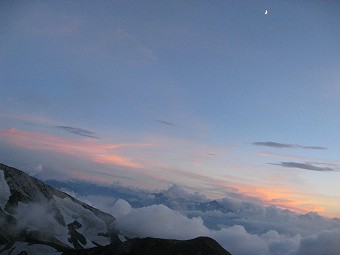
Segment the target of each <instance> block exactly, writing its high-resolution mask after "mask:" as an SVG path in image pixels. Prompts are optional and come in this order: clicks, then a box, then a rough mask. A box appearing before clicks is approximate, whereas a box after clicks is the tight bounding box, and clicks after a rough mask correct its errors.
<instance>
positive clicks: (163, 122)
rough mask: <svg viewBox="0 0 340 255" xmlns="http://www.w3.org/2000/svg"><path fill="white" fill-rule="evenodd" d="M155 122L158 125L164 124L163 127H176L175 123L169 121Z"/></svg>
mask: <svg viewBox="0 0 340 255" xmlns="http://www.w3.org/2000/svg"><path fill="white" fill-rule="evenodd" d="M155 121H156V122H158V123H161V124H163V125H166V126H171V127H174V126H176V125H175V124H174V123H172V122H169V121H166V120H159V119H156V120H155Z"/></svg>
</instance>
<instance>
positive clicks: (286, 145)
mask: <svg viewBox="0 0 340 255" xmlns="http://www.w3.org/2000/svg"><path fill="white" fill-rule="evenodd" d="M253 144H254V145H256V146H267V147H271V148H276V149H284V148H288V149H310V150H326V149H327V148H326V147H320V146H304V145H299V144H289V143H277V142H271V141H268V142H254V143H253Z"/></svg>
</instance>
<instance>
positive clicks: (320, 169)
mask: <svg viewBox="0 0 340 255" xmlns="http://www.w3.org/2000/svg"><path fill="white" fill-rule="evenodd" d="M269 164H271V165H277V166H282V167H288V168H300V169H304V170H310V171H318V172H332V171H337V170H336V169H335V168H332V167H329V166H318V165H317V164H316V163H309V162H305V163H298V162H280V163H269ZM319 165H325V164H319ZM326 165H327V164H326Z"/></svg>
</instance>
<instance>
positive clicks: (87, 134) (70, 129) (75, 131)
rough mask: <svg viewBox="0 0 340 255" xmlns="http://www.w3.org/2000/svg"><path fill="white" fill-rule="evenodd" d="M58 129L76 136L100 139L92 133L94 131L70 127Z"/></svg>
mask: <svg viewBox="0 0 340 255" xmlns="http://www.w3.org/2000/svg"><path fill="white" fill-rule="evenodd" d="M56 128H59V129H62V130H65V131H67V132H70V133H72V134H75V135H79V136H85V137H90V138H96V139H98V136H96V133H95V132H92V131H89V130H86V129H82V128H77V127H70V126H56Z"/></svg>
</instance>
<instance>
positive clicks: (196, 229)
mask: <svg viewBox="0 0 340 255" xmlns="http://www.w3.org/2000/svg"><path fill="white" fill-rule="evenodd" d="M112 212H113V214H114V215H115V216H116V217H117V227H118V228H119V229H120V231H121V232H122V233H123V234H125V235H127V236H129V237H136V236H137V237H147V236H150V237H158V238H169V239H180V240H184V239H191V238H195V237H197V236H209V237H212V238H214V239H215V240H217V241H218V242H219V243H220V244H221V245H222V246H223V247H224V248H225V249H227V250H228V251H229V252H231V253H232V254H235V255H307V254H314V255H321V254H327V255H335V254H339V251H340V242H339V240H340V229H339V228H334V229H331V230H327V231H321V232H319V233H317V234H314V235H308V236H305V237H301V235H300V234H295V235H286V234H279V233H278V232H277V231H276V230H269V231H267V232H265V233H262V234H253V233H249V232H248V231H247V230H246V229H245V228H244V227H243V226H241V225H234V226H231V227H224V228H221V229H220V230H210V229H208V228H207V227H206V226H205V225H204V224H203V223H204V222H203V220H202V218H201V217H196V218H188V217H187V216H185V215H183V214H181V213H179V212H177V211H174V210H172V209H170V208H168V207H166V206H165V205H162V204H160V205H151V206H147V207H142V208H136V209H135V208H132V207H131V205H130V204H129V203H128V202H126V201H125V200H122V199H119V200H117V201H116V203H115V205H114V206H113V209H112Z"/></svg>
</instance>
